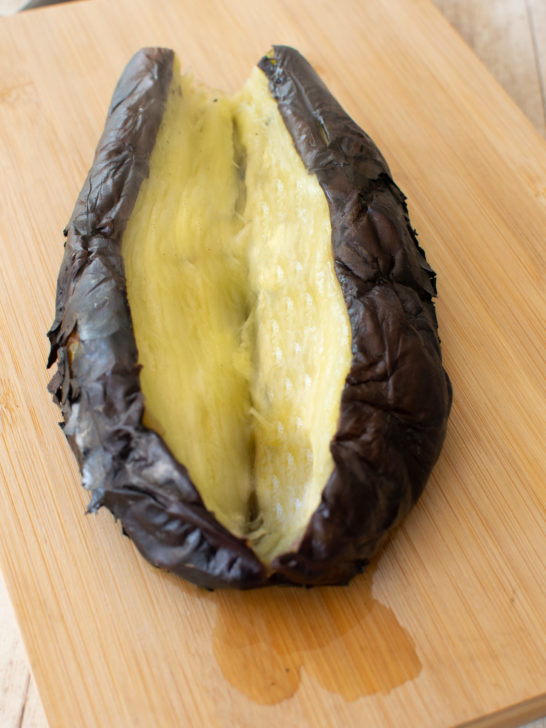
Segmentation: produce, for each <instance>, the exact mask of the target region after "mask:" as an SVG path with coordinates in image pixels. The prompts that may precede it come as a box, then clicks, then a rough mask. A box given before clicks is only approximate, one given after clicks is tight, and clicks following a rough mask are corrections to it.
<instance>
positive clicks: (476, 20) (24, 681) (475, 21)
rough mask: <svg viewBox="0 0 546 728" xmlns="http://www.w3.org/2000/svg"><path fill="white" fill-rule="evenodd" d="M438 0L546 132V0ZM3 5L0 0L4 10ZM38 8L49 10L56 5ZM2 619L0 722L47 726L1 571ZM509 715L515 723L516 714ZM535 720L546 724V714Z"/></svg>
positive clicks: (6, 726) (9, 1) (21, 727)
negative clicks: (544, 1) (513, 715)
mask: <svg viewBox="0 0 546 728" xmlns="http://www.w3.org/2000/svg"><path fill="white" fill-rule="evenodd" d="M3 1H4V8H5V10H6V11H8V10H10V9H11V10H13V9H14V8H15V7H16V0H15V2H14V1H13V0H3ZM435 3H436V5H437V6H438V7H439V8H440V9H441V10H442V11H443V12H444V13H445V15H446V16H447V18H448V19H449V20H450V21H451V22H452V23H453V24H454V26H455V27H456V28H457V29H458V30H459V32H460V33H461V34H462V35H463V37H464V38H465V39H466V40H467V42H469V43H470V45H471V46H472V47H473V49H474V50H475V52H476V53H477V55H479V56H480V57H481V58H482V60H483V61H484V63H485V64H486V65H487V67H488V68H489V70H490V71H491V73H492V74H493V75H494V76H495V77H496V78H497V79H498V81H499V82H500V83H502V84H503V85H504V87H505V89H506V90H507V91H508V93H510V94H511V95H512V97H513V98H514V100H515V101H516V102H517V103H518V104H519V105H520V106H521V108H522V109H523V110H524V111H525V113H526V114H527V116H528V117H529V119H530V120H531V121H532V122H533V124H534V125H535V127H536V128H537V130H538V131H539V132H540V133H541V134H542V135H543V136H546V124H545V118H546V117H545V103H544V99H545V93H544V79H546V4H544V3H543V2H540V1H539V0H502V2H501V1H498V2H494V3H489V2H486V0H480V1H479V2H477V1H476V0H435ZM8 5H10V7H8ZM2 9H3V6H2V0H0V12H1V11H2ZM33 12H39V13H49V12H51V10H50V9H49V8H47V9H43V10H40V11H33ZM1 22H2V21H1V20H0V23H1ZM0 625H1V630H0V725H2V727H3V728H12V726H13V728H15V726H17V727H18V728H31V727H35V728H42V727H43V726H46V718H45V715H44V713H43V708H42V706H41V702H40V698H39V695H38V692H37V689H36V686H35V683H34V680H33V678H32V675H31V673H30V669H29V666H28V662H27V659H26V655H25V652H24V648H23V645H22V641H21V639H20V635H19V632H18V628H17V625H16V622H15V619H14V614H13V611H12V608H11V604H10V602H9V598H8V596H7V592H6V589H5V586H4V583H3V580H2V578H1V576H0ZM545 682H546V679H545ZM505 718H506V719H507V720H508V721H510V720H512V723H510V724H512V725H513V724H514V723H513V720H514V719H513V718H511V717H510V716H508V717H506V716H505ZM484 725H485V724H484ZM491 725H495V723H494V722H493V723H491ZM506 725H508V723H506ZM535 725H536V726H538V725H541V726H545V725H546V720H542V721H538V722H537V723H536V724H535Z"/></svg>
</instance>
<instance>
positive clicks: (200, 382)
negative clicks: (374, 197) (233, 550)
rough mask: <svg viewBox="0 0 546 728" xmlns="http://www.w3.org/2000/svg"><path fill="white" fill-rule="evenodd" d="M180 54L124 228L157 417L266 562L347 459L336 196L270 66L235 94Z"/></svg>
mask: <svg viewBox="0 0 546 728" xmlns="http://www.w3.org/2000/svg"><path fill="white" fill-rule="evenodd" d="M177 65H178V64H175V69H174V74H173V80H172V82H171V86H170V89H169V94H168V100H167V106H166V109H165V113H164V116H163V121H162V124H161V127H160V129H159V133H158V136H157V139H156V143H155V146H154V150H153V153H152V156H151V160H150V174H149V177H148V179H147V180H146V181H145V182H144V183H143V184H142V187H141V189H140V193H139V196H138V199H137V202H136V205H135V208H134V210H133V212H132V215H131V218H130V220H129V223H128V226H127V229H126V231H125V234H124V236H123V242H122V255H123V260H124V266H125V277H126V285H127V293H128V299H129V306H130V310H131V317H132V321H133V326H134V331H135V338H136V344H137V348H138V352H139V364H140V365H141V366H142V370H141V373H140V382H141V386H142V391H143V394H144V398H145V409H144V424H145V425H146V426H148V427H150V428H152V429H154V430H155V431H156V432H158V433H159V434H160V435H161V437H162V438H163V439H164V441H165V442H166V444H167V445H168V446H169V448H170V450H171V452H172V454H173V456H174V457H175V458H176V459H177V460H178V461H179V462H181V463H184V465H185V466H186V467H187V469H188V472H189V475H190V477H191V479H192V481H193V483H194V484H195V487H196V488H197V490H198V492H199V493H200V495H201V497H202V498H203V500H204V503H205V505H206V507H207V508H208V510H209V511H211V512H212V513H213V514H214V516H215V517H216V518H217V519H218V521H219V522H220V523H222V525H224V526H225V527H226V528H227V529H228V530H229V531H230V532H231V533H233V534H234V535H236V536H239V537H241V538H243V537H244V538H246V539H247V541H248V542H249V543H250V545H251V546H252V548H253V549H254V550H255V551H256V552H257V553H258V554H259V556H260V558H261V559H262V561H264V563H266V564H269V563H270V562H271V561H272V560H273V558H274V557H275V556H277V555H278V554H279V553H283V552H285V551H288V550H289V549H290V548H291V547H292V546H293V545H294V544H297V543H298V542H299V541H300V540H301V537H302V535H303V531H304V529H305V527H306V525H307V523H308V522H309V519H310V518H311V516H312V514H313V512H314V511H315V510H316V508H317V507H318V504H319V502H320V495H321V493H322V489H323V487H324V485H325V483H326V482H327V480H328V478H329V477H330V474H331V472H332V470H333V468H334V463H333V459H332V455H331V453H330V441H331V439H332V438H333V436H334V434H335V431H336V428H337V421H338V417H339V403H340V400H341V393H342V391H343V385H344V381H345V377H346V375H347V373H348V371H349V367H350V364H351V333H350V325H349V317H348V313H347V308H346V306H345V301H344V299H343V295H342V293H341V289H340V287H339V283H338V281H337V278H336V276H335V272H334V261H333V254H332V245H331V237H332V230H331V225H330V215H329V210H328V204H327V201H326V198H325V196H324V193H323V192H322V189H321V188H320V185H319V184H318V181H317V179H316V177H315V176H314V175H310V174H308V172H307V170H306V169H305V167H304V165H303V162H302V160H301V158H300V157H299V156H298V154H297V152H296V150H295V148H294V145H293V143H292V139H291V137H290V135H289V133H288V131H287V129H286V126H285V125H284V122H283V121H282V118H281V116H280V114H279V111H278V108H277V104H276V103H275V101H274V99H273V98H272V96H271V94H270V93H269V88H268V82H267V78H266V76H265V75H264V74H263V73H262V72H261V71H260V70H259V69H255V70H254V72H253V73H252V75H251V77H250V79H249V81H248V82H247V84H246V85H245V86H244V88H243V89H242V90H241V91H240V92H239V93H237V94H234V95H233V96H226V95H224V94H220V93H218V92H217V91H214V90H212V89H207V88H205V87H204V86H202V85H199V84H196V83H195V82H194V81H193V79H192V77H191V75H188V74H186V75H184V76H183V77H182V78H181V77H180V73H179V70H178V68H177Z"/></svg>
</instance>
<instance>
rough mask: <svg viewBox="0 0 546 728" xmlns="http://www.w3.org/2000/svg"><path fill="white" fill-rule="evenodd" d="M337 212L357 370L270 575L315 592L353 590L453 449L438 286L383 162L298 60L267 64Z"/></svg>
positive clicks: (287, 56) (337, 251)
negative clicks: (307, 498)
mask: <svg viewBox="0 0 546 728" xmlns="http://www.w3.org/2000/svg"><path fill="white" fill-rule="evenodd" d="M259 66H260V68H261V69H262V71H263V72H264V73H265V74H266V75H267V77H268V79H269V86H270V91H271V94H272V95H273V97H274V98H275V99H276V100H277V104H278V107H279V111H280V113H281V116H282V118H283V120H284V122H285V125H286V127H287V129H288V131H289V132H290V134H291V136H292V139H293V142H294V145H295V147H296V149H297V150H298V152H299V155H300V157H301V158H302V160H303V162H304V164H305V166H306V168H307V170H308V171H309V172H310V173H311V174H314V175H316V177H317V179H318V182H319V184H320V185H321V187H322V189H323V190H324V193H325V195H326V198H327V200H328V204H329V208H330V218H331V223H332V247H333V253H334V265H335V271H336V274H337V277H338V280H339V282H340V285H341V289H342V291H343V296H344V298H345V302H346V304H347V309H348V312H349V319H350V323H351V331H352V351H353V361H352V365H351V369H350V372H349V375H348V377H347V380H346V384H345V387H344V391H343V394H342V400H341V412H340V419H339V425H338V430H337V432H336V435H335V437H334V439H333V441H332V443H331V452H332V456H333V459H334V462H335V469H334V471H333V473H332V475H331V477H330V479H329V481H328V483H327V484H326V487H325V489H324V491H323V494H322V500H321V503H320V505H319V507H318V509H317V510H316V511H315V513H314V514H313V516H312V518H311V522H310V523H309V526H308V528H307V530H306V533H305V535H304V538H303V540H302V542H301V544H300V545H299V548H298V551H297V553H292V554H283V555H282V556H280V557H279V558H278V559H277V561H276V562H275V563H274V564H273V567H274V568H282V569H283V572H284V574H285V575H286V576H287V577H288V578H294V579H297V580H298V581H302V582H304V581H306V580H307V581H308V582H309V583H313V584H319V583H320V584H330V583H335V582H336V581H337V582H339V581H342V580H343V579H344V578H346V579H349V578H350V577H351V576H353V574H354V573H355V571H356V570H358V569H361V568H362V567H363V566H365V564H366V563H367V562H368V561H369V560H370V559H371V558H372V556H373V555H374V554H375V553H376V552H377V550H378V549H379V548H380V546H381V544H382V542H383V541H384V539H385V537H386V535H387V533H388V531H389V530H390V529H391V528H393V527H394V526H396V525H397V524H398V523H400V522H401V520H402V519H403V518H404V516H405V515H406V514H407V513H408V511H409V510H410V509H411V507H412V506H413V505H414V504H415V502H416V501H417V499H418V498H419V496H420V495H421V493H422V491H423V488H424V486H425V483H426V481H427V479H428V477H429V475H430V472H431V470H432V467H433V465H434V464H435V462H436V460H437V459H438V456H439V454H440V450H441V447H442V444H443V441H444V438H445V434H446V427H447V419H448V416H449V411H450V408H451V400H452V390H451V384H450V381H449V378H448V376H447V374H446V372H445V371H444V369H443V366H442V357H441V351H440V340H439V338H438V331H437V330H438V326H437V320H436V314H435V310H434V304H433V302H432V298H433V296H434V295H435V294H436V280H435V274H434V272H433V271H432V269H431V267H430V266H429V264H428V263H427V261H426V258H425V254H424V252H423V250H422V249H421V248H420V247H419V245H418V243H417V238H416V234H415V231H414V230H413V229H412V227H411V225H410V221H409V215H408V209H407V206H406V202H405V197H404V195H403V194H402V192H401V191H400V190H399V188H398V187H397V186H396V185H395V183H394V182H393V180H392V178H391V173H390V170H389V168H388V165H387V163H386V161H385V159H384V158H383V156H382V155H381V153H380V151H379V150H378V148H377V147H376V145H375V144H374V142H373V141H372V140H371V139H370V137H369V136H368V135H367V134H365V133H364V132H363V131H362V130H361V129H360V128H359V127H358V126H357V125H356V124H355V122H354V121H353V120H352V119H351V118H350V117H349V116H348V115H347V114H346V112H345V111H344V110H343V109H342V108H341V106H340V105H339V104H338V102H337V101H336V100H335V99H334V98H333V96H332V95H331V94H330V93H329V91H328V90H327V88H326V86H325V85H324V84H323V82H322V81H321V79H320V78H319V77H318V76H317V74H316V73H315V71H314V70H313V68H312V67H311V66H310V65H309V64H308V63H307V61H306V60H305V59H303V58H302V57H301V56H300V55H299V54H297V53H296V52H295V51H294V50H293V49H291V48H287V47H283V46H275V47H274V48H273V53H272V54H270V55H268V56H266V57H265V58H263V59H262V60H261V61H260V63H259Z"/></svg>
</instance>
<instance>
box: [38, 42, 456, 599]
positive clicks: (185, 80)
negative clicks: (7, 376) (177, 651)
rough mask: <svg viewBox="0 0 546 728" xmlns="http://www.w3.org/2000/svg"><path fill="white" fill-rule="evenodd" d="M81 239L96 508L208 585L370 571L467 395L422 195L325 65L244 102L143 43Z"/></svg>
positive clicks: (80, 359)
mask: <svg viewBox="0 0 546 728" xmlns="http://www.w3.org/2000/svg"><path fill="white" fill-rule="evenodd" d="M65 235H66V243H65V255H64V259H63V263H62V267H61V271H60V274H59V279H58V289H57V302H56V316H55V321H54V323H53V326H52V328H51V330H50V332H49V334H48V335H49V338H50V341H51V354H50V357H49V363H48V364H49V366H51V365H52V364H53V363H54V362H55V361H57V364H58V367H57V372H56V374H55V376H54V377H53V379H52V380H51V383H50V385H49V388H50V391H51V393H52V394H53V396H54V400H55V401H56V402H57V403H58V404H59V406H60V407H61V409H62V414H63V419H64V422H63V425H62V426H63V428H64V432H65V435H66V437H67V438H68V441H69V443H70V445H71V447H72V449H73V451H74V453H75V455H76V457H77V459H78V463H79V466H80V470H81V473H82V481H83V485H84V487H85V488H87V489H88V490H89V492H90V495H91V497H90V503H89V510H90V511H96V510H97V509H98V508H100V507H101V506H106V507H107V508H108V509H109V510H110V511H111V512H112V513H113V514H114V516H115V517H116V519H119V520H120V521H121V523H122V526H123V531H124V533H125V534H127V535H128V536H129V537H130V538H131V539H132V540H133V541H134V543H135V544H136V546H137V548H138V549H139V550H140V552H141V553H142V554H143V555H144V556H145V557H146V558H147V559H148V560H149V561H150V562H151V563H152V564H154V565H156V566H158V567H162V568H165V569H168V570H170V571H173V572H175V573H177V574H179V575H181V576H182V577H184V578H186V579H188V580H190V581H192V582H194V583H196V584H198V585H201V586H204V587H207V588H216V587H235V588H244V589H246V588H253V587H261V586H265V585H271V584H282V583H289V584H296V585H307V586H310V585H318V584H345V583H347V582H348V581H349V580H350V579H351V577H352V576H354V575H355V574H356V573H358V572H360V571H362V570H363V568H364V567H365V565H366V564H367V563H368V562H369V560H370V559H371V558H372V556H373V555H374V554H375V553H376V552H377V550H378V549H379V547H380V546H381V545H382V543H383V542H384V541H385V539H386V537H387V534H388V533H389V531H390V530H391V529H392V528H393V527H394V526H395V525H396V524H398V523H400V521H401V520H402V518H403V517H404V516H405V515H406V514H407V513H408V511H409V510H410V508H411V507H412V506H413V505H414V503H415V502H416V501H417V499H418V498H419V496H420V494H421V492H422V490H423V487H424V486H425V483H426V481H427V479H428V477H429V475H430V472H431V470H432V467H433V465H434V463H435V462H436V460H437V458H438V455H439V453H440V449H441V447H442V443H443V440H444V437H445V432H446V424H447V419H448V415H449V410H450V406H451V386H450V382H449V379H448V376H447V375H446V373H445V371H444V368H443V366H442V359H441V351H440V342H439V338H438V333H437V320H436V314H435V309H434V304H433V297H434V296H435V294H436V285H435V274H434V272H433V271H432V269H431V267H430V266H429V265H428V263H427V261H426V259H425V254H424V252H423V250H422V249H421V248H420V246H419V245H418V242H417V238H416V234H415V232H414V230H413V229H412V227H411V225H410V221H409V217H408V210H407V206H406V202H405V197H404V195H403V194H402V192H401V191H400V190H399V188H398V187H397V186H396V184H395V183H394V182H393V180H392V177H391V174H390V171H389V168H388V166H387V163H386V161H385V159H384V158H383V156H382V155H381V153H380V152H379V150H378V148H377V147H376V145H375V144H374V143H373V141H372V140H371V139H370V137H369V136H367V135H366V134H365V133H364V132H363V131H362V130H361V129H360V128H359V127H358V126H357V125H356V124H355V122H354V121H353V120H352V119H351V118H350V117H349V116H348V115H347V114H346V113H345V112H344V111H343V109H342V108H341V107H340V105H339V104H338V103H337V102H336V101H335V99H334V98H333V97H332V95H331V94H330V93H329V91H328V90H327V88H326V87H325V85H324V84H323V83H322V81H321V80H320V78H319V77H318V76H317V74H316V73H315V72H314V70H313V69H312V68H311V66H310V65H309V64H308V63H307V61H306V60H305V59H304V58H303V57H302V56H301V55H300V54H299V53H298V52H297V51H295V50H294V49H292V48H288V47H285V46H275V47H274V48H273V49H272V51H271V52H270V53H269V54H267V55H266V56H265V57H264V58H263V59H262V60H261V61H260V62H259V64H258V66H257V67H256V68H255V69H254V71H253V73H252V74H251V76H250V79H249V81H248V82H247V83H246V85H245V86H244V87H243V88H242V89H241V90H240V91H239V92H238V93H236V94H233V95H229V96H228V95H226V94H221V93H218V92H216V91H212V90H210V89H208V88H205V87H204V86H202V85H200V84H199V83H197V82H196V81H195V80H194V79H193V77H192V75H191V74H188V73H184V74H182V73H181V72H180V68H179V64H178V60H177V58H176V57H175V55H174V53H173V52H172V51H171V50H168V49H162V48H146V49H143V50H141V51H139V52H138V53H137V54H136V55H135V56H134V57H133V59H132V60H131V61H130V63H129V64H128V66H127V68H126V69H125V71H124V72H123V75H122V77H121V79H120V81H119V83H118V85H117V87H116V90H115V92H114V96H113V99H112V102H111V106H110V109H109V111H108V116H107V120H106V126H105V129H104V133H103V135H102V137H101V139H100V141H99V144H98V147H97V151H96V155H95V159H94V162H93V165H92V167H91V170H90V172H89V175H88V177H87V179H86V181H85V184H84V186H83V188H82V191H81V193H80V195H79V198H78V200H77V203H76V206H75V209H74V212H73V214H72V217H71V219H70V222H69V224H68V227H67V229H66V231H65Z"/></svg>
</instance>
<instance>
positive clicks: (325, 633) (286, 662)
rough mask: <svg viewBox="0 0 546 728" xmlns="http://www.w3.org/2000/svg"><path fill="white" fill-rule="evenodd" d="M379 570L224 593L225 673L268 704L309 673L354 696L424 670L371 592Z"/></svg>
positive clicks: (221, 637) (217, 649)
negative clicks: (344, 580)
mask: <svg viewBox="0 0 546 728" xmlns="http://www.w3.org/2000/svg"><path fill="white" fill-rule="evenodd" d="M371 580H372V571H371V570H370V571H369V572H368V573H366V574H365V575H363V576H361V577H358V578H357V579H356V580H354V581H353V582H352V583H351V585H350V586H349V587H320V588H315V589H310V590H305V589H297V588H290V587H286V588H267V589H262V590H258V591H254V592H231V591H225V592H217V593H215V594H214V595H211V598H212V599H213V600H214V601H215V602H216V605H217V622H216V626H215V629H214V635H213V648H214V653H215V656H216V659H217V661H218V665H219V667H220V669H221V671H222V673H223V675H224V678H225V679H226V680H227V681H228V683H230V685H232V686H233V687H234V688H236V689H237V690H238V691H239V692H241V693H243V694H244V695H246V697H247V698H249V699H250V700H252V701H254V702H256V703H259V704H261V705H273V704H275V703H279V702H281V701H283V700H286V699H288V698H290V697H291V696H292V695H294V694H295V693H296V691H297V690H298V688H299V685H300V681H301V677H302V672H305V673H306V674H307V675H308V676H310V677H311V678H312V679H314V680H315V681H316V682H318V683H319V685H320V686H321V687H322V688H324V689H325V690H327V691H329V692H331V693H336V694H338V695H340V696H341V697H343V698H344V699H345V700H347V701H352V700H356V699H357V698H359V697H362V696H366V695H371V694H374V693H388V692H389V691H390V690H392V689H393V688H395V687H397V686H399V685H402V684H403V683H405V682H407V681H408V680H412V679H414V678H415V677H417V675H418V674H419V673H420V671H421V662H420V660H419V658H418V656H417V653H416V650H415V644H414V642H413V640H412V639H411V637H410V635H409V634H408V633H407V631H406V630H405V629H404V628H403V627H402V626H401V625H400V624H399V623H398V621H397V620H396V617H395V616H394V614H393V612H392V610H391V609H389V608H388V607H386V606H385V605H383V604H381V603H380V602H378V601H377V600H376V599H374V598H373V597H372V596H371Z"/></svg>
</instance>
